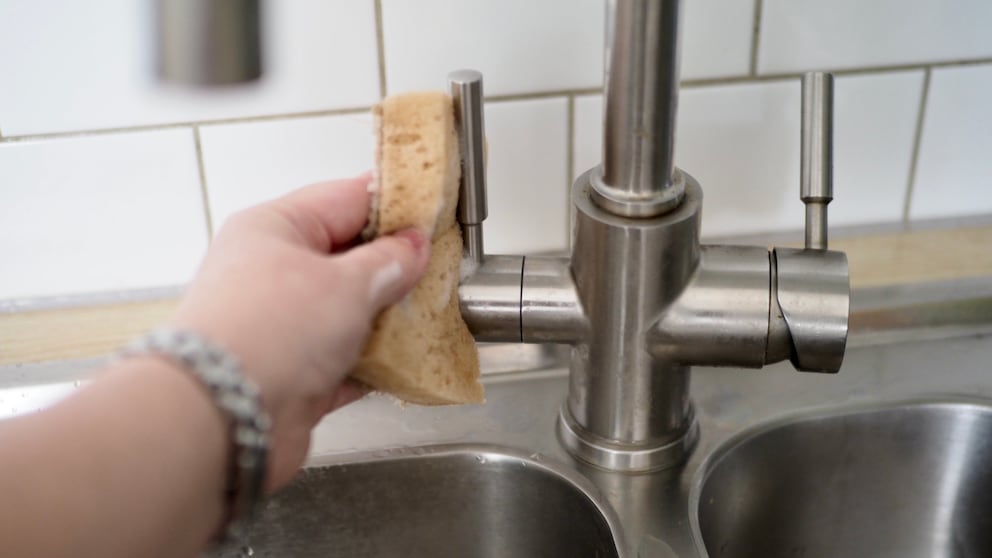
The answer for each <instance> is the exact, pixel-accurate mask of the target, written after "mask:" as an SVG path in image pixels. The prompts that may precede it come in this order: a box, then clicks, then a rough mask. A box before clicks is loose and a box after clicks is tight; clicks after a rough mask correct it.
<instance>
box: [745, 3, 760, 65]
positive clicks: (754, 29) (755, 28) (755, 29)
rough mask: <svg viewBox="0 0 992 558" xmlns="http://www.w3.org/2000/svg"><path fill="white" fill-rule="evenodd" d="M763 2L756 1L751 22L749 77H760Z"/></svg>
mask: <svg viewBox="0 0 992 558" xmlns="http://www.w3.org/2000/svg"><path fill="white" fill-rule="evenodd" d="M761 2H762V0H754V19H753V20H752V22H751V59H750V61H749V67H748V75H750V76H752V77H754V76H757V75H758V47H759V46H760V44H761V8H762V6H761Z"/></svg>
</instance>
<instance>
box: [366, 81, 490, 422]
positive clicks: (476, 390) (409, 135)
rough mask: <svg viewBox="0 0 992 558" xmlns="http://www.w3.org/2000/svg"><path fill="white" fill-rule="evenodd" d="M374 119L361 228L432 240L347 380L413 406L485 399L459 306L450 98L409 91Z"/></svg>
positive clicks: (473, 348) (377, 109)
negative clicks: (410, 284)
mask: <svg viewBox="0 0 992 558" xmlns="http://www.w3.org/2000/svg"><path fill="white" fill-rule="evenodd" d="M373 115H374V116H375V119H376V139H377V141H376V172H375V173H374V176H373V182H372V186H371V187H370V188H371V190H372V192H373V204H372V215H370V217H369V227H368V228H367V229H366V233H365V234H366V236H379V235H386V234H390V233H393V232H396V231H399V230H402V229H405V228H410V227H415V228H418V229H420V230H422V231H424V232H425V234H428V235H429V236H430V238H431V257H430V262H429V263H428V265H427V271H426V273H425V274H424V276H423V278H422V279H421V280H420V282H419V283H417V285H416V287H414V289H413V291H412V292H411V293H410V295H409V296H407V298H406V299H404V300H403V301H401V302H400V303H399V304H397V305H395V306H392V307H390V308H387V309H386V310H385V311H384V312H383V313H382V314H380V315H379V317H378V318H377V319H376V321H375V323H374V324H373V328H372V334H371V336H370V337H369V340H368V343H367V345H366V347H365V349H364V351H363V353H362V356H361V358H360V359H359V362H358V366H357V367H356V368H355V370H354V371H353V372H352V376H353V377H355V378H357V379H358V380H361V381H362V382H365V383H366V384H368V385H369V386H371V387H373V388H375V389H377V390H380V391H383V392H385V393H389V394H391V395H393V396H395V397H397V398H399V399H401V400H403V401H407V402H410V403H417V404H422V405H451V404H463V403H482V402H484V401H485V396H484V391H483V387H482V384H481V383H480V382H479V355H478V349H477V348H476V345H475V340H474V339H473V338H472V335H471V333H470V332H469V330H468V326H466V325H465V321H464V320H462V317H461V313H460V311H459V307H458V279H459V267H460V264H461V254H462V238H461V230H460V228H459V227H458V224H457V223H456V222H455V209H456V207H457V203H458V182H459V178H460V173H461V165H460V159H459V151H458V137H457V134H456V132H455V122H454V105H453V102H452V100H451V97H449V96H448V95H445V94H444V93H441V92H424V93H406V94H401V95H395V96H391V97H387V98H386V99H385V100H384V101H383V102H382V103H381V104H379V105H378V106H376V107H375V108H374V109H373Z"/></svg>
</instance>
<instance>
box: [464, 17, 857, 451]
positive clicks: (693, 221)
mask: <svg viewBox="0 0 992 558" xmlns="http://www.w3.org/2000/svg"><path fill="white" fill-rule="evenodd" d="M607 6H608V16H607V22H608V23H607V27H608V30H607V34H606V35H607V45H606V60H607V65H606V76H605V93H604V100H605V122H604V126H605V129H604V142H603V144H604V150H603V164H602V165H601V166H597V167H594V168H593V169H591V170H589V171H587V172H585V173H584V174H582V175H581V176H579V177H578V179H577V180H576V181H575V184H574V185H573V187H572V197H571V199H572V205H573V209H574V222H573V236H572V240H573V242H572V250H571V255H570V259H569V260H568V262H567V265H566V262H565V261H564V260H560V261H558V260H548V259H535V260H532V259H531V258H529V257H528V258H525V259H524V260H523V266H522V267H523V269H522V273H521V276H520V283H519V285H517V284H515V283H514V282H513V281H512V277H510V274H509V273H507V272H505V270H502V269H495V268H494V265H493V264H490V260H489V258H488V257H486V256H484V255H483V256H480V255H479V254H478V253H473V252H472V250H474V248H469V249H467V250H466V252H467V254H468V256H467V258H466V264H465V265H463V271H464V275H465V276H466V277H465V278H464V281H463V285H462V288H461V289H460V291H459V292H460V296H461V297H462V310H463V312H467V315H466V321H467V322H468V324H469V328H470V330H471V331H472V332H473V333H474V334H475V335H476V338H477V339H479V340H485V341H517V340H520V341H524V342H543V341H553V342H558V343H569V344H571V345H572V346H573V350H572V358H571V363H570V370H571V375H570V381H569V386H570V388H569V393H568V397H567V398H566V400H565V404H564V406H563V408H562V410H561V414H560V418H559V421H558V436H559V437H560V439H561V442H562V444H563V446H564V447H566V448H567V449H569V451H571V452H572V453H573V455H575V456H576V457H578V458H579V459H582V460H584V461H586V462H588V463H590V464H592V465H595V466H598V467H602V468H607V469H616V470H625V471H647V470H653V469H658V468H663V467H672V466H675V465H677V464H678V463H680V462H681V461H683V459H684V458H685V454H686V453H688V452H689V451H691V449H692V447H693V446H694V440H695V438H696V431H697V427H696V425H695V422H694V420H695V419H694V417H693V411H692V403H691V401H690V399H689V373H690V370H689V367H690V366H692V365H702V364H705V365H713V366H748V367H760V366H763V365H765V364H769V363H771V362H776V361H778V360H784V359H789V360H790V361H791V362H792V363H793V364H794V365H795V366H796V367H797V368H798V369H800V370H807V371H817V372H836V371H837V370H838V369H839V367H840V365H841V363H842V361H843V358H844V350H845V347H846V342H847V328H848V313H849V310H850V297H849V293H848V291H849V288H848V270H847V258H846V256H845V255H844V254H842V253H838V252H829V251H827V250H826V232H825V227H826V213H825V212H826V204H827V203H828V202H829V201H830V197H831V195H832V193H831V188H832V186H831V174H830V167H831V164H832V160H831V142H832V124H831V121H832V118H831V112H832V110H833V107H832V104H831V103H832V89H831V87H832V85H831V84H832V78H831V77H830V76H829V75H825V74H814V75H811V76H808V77H807V78H806V79H805V81H804V87H803V91H804V94H803V115H802V117H803V134H802V141H803V149H802V152H803V160H802V164H803V173H802V182H801V184H802V186H801V190H802V195H801V197H802V200H803V201H804V202H806V203H807V204H808V207H813V209H814V210H811V216H812V218H811V219H810V220H809V224H810V227H811V228H810V231H812V232H811V233H810V234H809V235H808V236H809V237H810V239H811V240H810V242H808V243H807V244H808V246H807V249H806V250H787V249H777V250H775V251H774V252H773V253H771V254H770V253H769V252H768V250H767V249H765V248H749V247H729V246H702V245H700V242H699V227H700V215H701V212H702V200H703V194H702V189H701V188H700V186H699V184H698V183H697V182H696V181H695V179H693V178H692V176H690V175H689V174H688V173H686V172H684V171H682V170H680V169H677V168H675V166H674V164H673V162H672V153H673V145H674V134H675V114H676V105H677V103H676V99H677V96H678V23H679V17H680V16H679V14H680V13H681V8H680V2H679V0H654V1H652V0H612V1H609V2H608V3H607ZM471 75H472V77H473V79H475V78H478V75H477V74H476V73H473V74H471ZM473 106H474V105H473ZM465 110H468V109H465ZM472 110H474V111H475V112H481V107H475V108H474V109H472ZM463 119H465V116H464V115H463ZM461 133H462V135H463V136H468V135H470V134H473V133H474V132H473V131H472V130H470V129H462V131H461ZM463 142H468V143H471V142H475V143H479V141H478V138H475V137H467V138H463ZM473 157H475V155H469V156H467V157H466V158H465V163H466V164H468V161H469V159H471V158H473ZM476 159H477V158H476ZM481 165H482V162H481V161H479V162H477V168H476V169H474V171H473V173H468V174H469V176H471V175H474V173H476V172H484V169H481ZM479 184H481V182H479ZM472 195H475V194H472ZM470 205H471V204H470ZM474 226H476V225H473V224H470V225H469V229H468V230H469V231H471V227H474ZM821 229H822V230H821ZM473 234H474V232H473ZM480 246H481V243H480ZM480 260H481V262H482V263H481V266H480V265H479V263H478V262H479V261H480ZM495 261H496V260H493V262H495ZM515 265H516V264H515V262H514V264H513V267H514V270H515ZM476 268H478V271H475V270H476ZM473 271H475V273H474V274H473ZM518 295H519V316H520V322H519V328H520V329H519V335H518V334H516V333H515V332H514V331H513V330H512V325H513V324H512V318H513V300H514V297H516V296H518Z"/></svg>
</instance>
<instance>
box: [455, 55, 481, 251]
mask: <svg viewBox="0 0 992 558" xmlns="http://www.w3.org/2000/svg"><path fill="white" fill-rule="evenodd" d="M448 88H449V90H450V92H451V98H452V100H453V101H454V109H455V129H456V130H457V132H458V143H459V152H460V153H461V166H462V178H461V185H460V190H459V192H458V213H457V215H458V222H459V223H461V225H462V233H463V235H464V237H463V238H464V243H465V255H466V256H467V257H469V258H471V259H472V260H474V261H476V262H479V263H481V262H482V257H483V246H482V222H483V221H484V220H485V219H486V216H487V214H488V209H487V206H486V131H485V118H484V114H483V96H482V73H481V72H478V71H476V70H455V71H454V72H451V73H450V74H448Z"/></svg>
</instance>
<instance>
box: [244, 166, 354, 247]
mask: <svg viewBox="0 0 992 558" xmlns="http://www.w3.org/2000/svg"><path fill="white" fill-rule="evenodd" d="M371 180H372V175H371V173H365V174H363V175H361V176H358V177H356V178H348V179H344V180H335V181H331V182H321V183H318V184H313V185H311V186H306V187H304V188H300V189H299V190H296V191H294V192H291V193H289V194H287V195H285V196H283V197H281V198H279V199H277V200H274V201H273V202H271V203H270V204H266V205H263V206H261V207H266V206H269V207H270V208H271V209H274V210H276V211H277V212H278V213H279V214H280V215H281V216H282V217H283V218H284V220H285V221H286V222H287V223H288V225H289V226H290V227H291V229H292V230H291V232H292V233H293V234H294V235H296V236H297V237H299V238H301V239H302V240H303V242H304V243H306V244H307V245H308V246H310V247H312V248H313V249H315V250H319V251H321V252H330V251H331V250H332V248H334V247H337V246H339V245H342V244H347V243H348V242H350V241H351V240H352V239H354V238H355V237H356V236H358V233H360V232H361V230H362V228H364V227H365V223H366V222H367V221H368V217H369V203H370V194H369V192H368V186H369V182H371Z"/></svg>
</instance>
